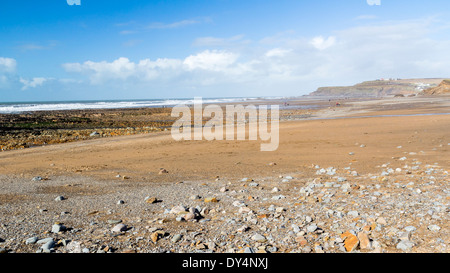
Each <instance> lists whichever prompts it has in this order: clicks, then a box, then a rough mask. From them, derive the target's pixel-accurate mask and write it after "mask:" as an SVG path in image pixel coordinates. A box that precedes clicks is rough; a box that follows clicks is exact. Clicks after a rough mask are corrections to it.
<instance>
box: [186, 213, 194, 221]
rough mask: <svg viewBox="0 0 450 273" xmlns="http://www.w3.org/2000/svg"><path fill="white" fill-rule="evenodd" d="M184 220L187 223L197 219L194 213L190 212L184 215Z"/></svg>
mask: <svg viewBox="0 0 450 273" xmlns="http://www.w3.org/2000/svg"><path fill="white" fill-rule="evenodd" d="M184 219H185V220H186V221H189V220H193V219H195V214H194V213H192V212H188V213H186V214H185V215H184Z"/></svg>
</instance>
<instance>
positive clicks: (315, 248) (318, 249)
mask: <svg viewBox="0 0 450 273" xmlns="http://www.w3.org/2000/svg"><path fill="white" fill-rule="evenodd" d="M314 252H316V253H325V251H324V250H323V247H322V246H321V245H316V246H315V247H314Z"/></svg>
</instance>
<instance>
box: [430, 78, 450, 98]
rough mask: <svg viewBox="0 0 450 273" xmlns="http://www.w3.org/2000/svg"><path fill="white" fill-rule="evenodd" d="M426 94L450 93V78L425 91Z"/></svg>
mask: <svg viewBox="0 0 450 273" xmlns="http://www.w3.org/2000/svg"><path fill="white" fill-rule="evenodd" d="M423 93H424V94H426V95H450V80H443V81H442V82H441V83H440V84H439V85H438V86H437V87H433V88H429V89H426V90H424V91H423Z"/></svg>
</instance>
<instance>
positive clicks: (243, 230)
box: [237, 225, 249, 233]
mask: <svg viewBox="0 0 450 273" xmlns="http://www.w3.org/2000/svg"><path fill="white" fill-rule="evenodd" d="M247 230H249V227H248V226H245V225H244V226H242V227H240V228H238V230H237V232H239V233H243V232H246V231H247Z"/></svg>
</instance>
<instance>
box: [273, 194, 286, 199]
mask: <svg viewBox="0 0 450 273" xmlns="http://www.w3.org/2000/svg"><path fill="white" fill-rule="evenodd" d="M284 198H286V196H284V195H281V194H280V195H275V196H272V200H281V199H284Z"/></svg>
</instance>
